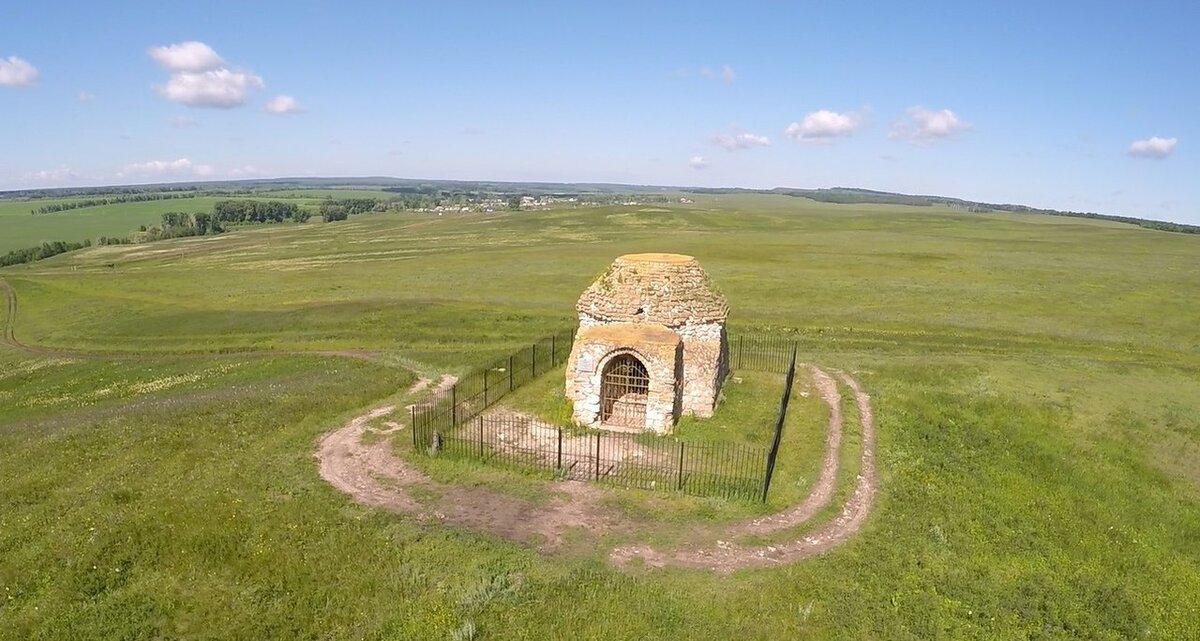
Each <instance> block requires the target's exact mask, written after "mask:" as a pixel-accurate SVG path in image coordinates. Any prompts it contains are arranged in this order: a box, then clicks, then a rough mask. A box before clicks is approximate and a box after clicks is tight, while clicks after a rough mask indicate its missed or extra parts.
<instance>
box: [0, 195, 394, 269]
mask: <svg viewBox="0 0 1200 641" xmlns="http://www.w3.org/2000/svg"><path fill="white" fill-rule="evenodd" d="M392 196H394V194H389V193H387V192H382V191H368V190H350V189H300V190H286V191H263V192H261V193H256V194H253V195H250V196H245V195H237V196H202V197H197V198H175V199H171V200H154V201H147V202H134V203H116V204H112V205H101V206H99V207H84V208H80V209H71V210H68V211H60V212H54V213H50V214H36V215H33V214H30V213H29V212H30V210H33V209H37V208H38V207H42V206H45V205H50V204H58V203H64V202H71V201H73V200H88V199H90V198H92V197H91V196H87V197H83V198H59V199H34V200H0V229H3V230H4V234H3V235H0V254H2V253H5V252H9V251H12V250H14V249H24V248H26V247H33V246H35V245H41V244H42V243H43V242H49V241H56V240H65V241H83V240H93V241H94V240H95V239H96V238H99V237H100V236H115V237H120V238H125V237H126V236H128V235H129V233H130V232H132V231H134V230H136V229H137V228H138V226H139V225H147V226H148V225H155V224H158V223H159V222H160V221H161V216H162V214H163V213H164V212H168V211H176V212H184V213H189V214H194V213H199V212H208V211H212V207H213V204H214V203H216V202H218V201H221V200H229V199H246V198H248V199H252V200H272V199H277V200H278V199H288V200H300V201H302V202H301V204H303V205H309V206H315V205H316V204H317V203H319V202H320V201H321V200H322V199H324V198H326V197H329V198H378V199H380V200H386V199H388V198H390V197H392Z"/></svg>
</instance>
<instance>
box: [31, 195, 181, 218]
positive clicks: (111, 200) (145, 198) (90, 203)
mask: <svg viewBox="0 0 1200 641" xmlns="http://www.w3.org/2000/svg"><path fill="white" fill-rule="evenodd" d="M196 195H197V194H196V193H166V194H127V195H122V196H110V197H108V198H86V199H83V200H72V201H68V202H65V203H54V204H52V205H43V206H42V207H38V208H37V209H30V210H29V213H31V214H34V215H37V214H53V213H57V212H60V211H70V210H72V209H84V208H86V207H103V206H104V205H116V204H120V203H142V202H150V201H154V200H174V199H176V198H195V197H196Z"/></svg>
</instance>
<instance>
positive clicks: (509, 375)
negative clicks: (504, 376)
mask: <svg viewBox="0 0 1200 641" xmlns="http://www.w3.org/2000/svg"><path fill="white" fill-rule="evenodd" d="M512 366H513V362H512V355H511V354H510V355H509V356H508V391H510V392H511V391H513V372H512Z"/></svg>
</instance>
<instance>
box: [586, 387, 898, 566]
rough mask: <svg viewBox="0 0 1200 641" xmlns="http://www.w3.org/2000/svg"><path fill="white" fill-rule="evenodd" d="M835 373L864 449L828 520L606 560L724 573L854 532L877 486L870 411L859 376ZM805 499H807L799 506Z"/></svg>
mask: <svg viewBox="0 0 1200 641" xmlns="http://www.w3.org/2000/svg"><path fill="white" fill-rule="evenodd" d="M838 376H839V378H841V379H842V382H843V383H845V384H846V385H847V386H848V387H849V388H850V389H851V390H853V392H854V401H855V404H856V405H857V407H858V413H859V420H860V422H861V426H862V448H863V451H862V464H861V468H860V470H859V475H858V477H857V479H855V483H854V493H853V494H852V495H851V496H850V498H849V499H848V500H847V501H846V503H845V504H844V505H843V506H842V510H841V512H839V513H838V515H837V516H836V517H835V518H834V519H833V520H832V521H830V522H828V523H826V524H825V525H823V526H821V527H820V528H818V529H817V530H816V531H814V532H813V533H811V534H807V535H805V536H802V537H800V538H798V539H794V540H792V541H786V542H783V543H778V544H774V545H760V546H743V545H738V544H737V543H733V542H730V541H724V540H718V541H717V542H716V543H715V545H712V546H711V547H707V548H688V549H681V550H674V551H670V552H660V551H657V550H654V549H652V548H649V547H646V546H627V547H623V548H617V549H615V550H613V552H612V554H610V555H609V558H610V560H612V561H613V562H614V563H617V564H618V565H624V564H627V563H629V561H631V560H632V559H634V558H640V559H642V560H643V561H644V562H645V563H646V564H648V565H650V566H653V567H662V566H666V565H678V566H684V567H694V568H704V569H708V570H713V571H715V572H718V573H720V574H728V573H730V572H733V571H734V570H738V569H741V568H745V567H751V566H768V565H778V564H781V563H791V562H795V561H799V560H801V559H806V558H808V557H811V556H815V555H817V554H822V553H824V552H826V551H828V550H830V549H831V548H833V547H835V546H837V545H839V544H841V543H843V542H844V541H846V540H847V539H849V538H850V537H851V536H853V535H854V534H855V533H856V532H858V530H859V529H861V528H862V526H863V523H864V522H865V521H866V518H867V515H868V514H869V513H870V511H871V507H872V505H873V504H874V499H875V494H876V492H877V490H878V486H877V483H878V480H877V478H876V474H875V415H874V413H873V412H872V410H871V397H870V396H868V395H867V394H866V392H864V391H863V390H862V387H861V386H860V385H859V383H858V381H856V380H854V379H853V378H851V377H850V376H849V375H847V374H845V373H839V375H838ZM806 503H808V501H805V503H802V504H801V505H802V506H803V505H804V504H806ZM798 511H799V508H796V509H793V510H788V511H785V512H782V513H780V514H781V515H788V514H792V513H794V512H798ZM810 517H811V515H810ZM768 520H772V519H771V517H768ZM761 521H763V520H762V519H760V520H759V521H755V522H751V524H750V526H751V527H743V528H733V529H732V530H731V531H730V534H734V535H736V534H738V533H739V531H738V530H739V529H740V530H741V531H742V532H750V531H752V526H753V525H754V524H755V523H758V522H761ZM770 529H775V528H770Z"/></svg>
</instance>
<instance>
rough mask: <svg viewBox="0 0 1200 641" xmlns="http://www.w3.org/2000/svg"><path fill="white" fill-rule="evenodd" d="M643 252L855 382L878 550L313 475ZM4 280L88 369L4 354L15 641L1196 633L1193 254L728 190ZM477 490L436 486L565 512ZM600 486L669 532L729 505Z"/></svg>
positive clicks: (1063, 231) (4, 532)
mask: <svg viewBox="0 0 1200 641" xmlns="http://www.w3.org/2000/svg"><path fill="white" fill-rule="evenodd" d="M184 202H190V201H168V204H169V205H170V206H174V205H176V204H182V203H184ZM151 204H154V205H162V204H163V203H151ZM5 206H8V205H5ZM27 209H28V208H27V207H26V212H27ZM662 209H667V211H661V210H662ZM643 210H645V211H643ZM82 211H84V212H86V211H89V210H82ZM64 213H65V214H70V213H71V212H64ZM60 215H63V214H53V216H60ZM24 216H25V217H26V218H30V216H29V214H28V213H25V214H24ZM15 218H17V216H15V215H13V216H0V229H4V230H5V231H6V232H7V230H8V225H9V224H10V220H14V219H15ZM35 218H41V217H40V216H39V217H35ZM79 224H80V225H81V226H82V225H85V224H88V223H84V222H81V223H79ZM82 228H83V227H80V229H82ZM22 233H24V232H22ZM88 233H98V232H88ZM88 233H83V234H76V235H74V236H72V237H76V236H78V237H86V236H87V235H88ZM7 238H8V235H7V233H6V235H5V239H6V242H7ZM633 251H675V252H682V253H688V254H692V255H695V256H696V257H697V258H698V259H699V260H700V261H701V263H702V264H703V265H704V266H705V268H706V269H707V270H708V271H709V273H710V274H711V275H712V277H713V281H714V283H715V285H716V286H717V287H718V288H720V289H721V290H723V291H724V293H725V294H726V296H727V298H728V299H729V304H730V307H731V315H730V319H731V321H730V322H731V324H732V325H733V326H734V328H735V329H736V330H750V329H754V330H762V331H772V332H785V333H788V334H789V335H790V336H792V337H793V338H795V339H796V340H797V341H798V342H799V344H800V347H801V357H802V359H803V360H805V361H809V362H814V363H818V364H821V365H823V366H826V367H830V368H840V369H844V370H847V371H852V372H854V373H855V375H856V376H857V377H858V379H859V380H861V381H862V382H863V383H864V384H865V385H866V387H867V388H868V391H869V392H870V393H871V395H872V398H873V402H874V406H875V412H876V415H877V420H878V430H879V432H878V459H877V464H878V467H879V470H880V476H881V479H880V487H881V490H880V496H879V499H878V503H877V505H876V507H875V510H874V512H873V513H872V514H871V516H870V518H869V520H868V522H867V525H866V527H865V529H864V530H863V531H862V532H860V533H859V534H858V535H857V536H856V537H855V538H853V539H852V540H850V541H849V542H848V543H847V544H845V545H844V546H842V547H839V548H836V549H834V550H833V551H832V552H830V553H829V554H826V555H824V556H821V557H818V558H814V559H809V560H806V561H802V562H799V563H796V564H793V565H787V566H783V567H778V568H768V569H751V570H743V571H739V572H737V573H734V574H732V575H730V576H728V577H723V576H719V575H715V574H711V573H707V572H703V571H695V570H685V569H662V570H653V569H633V570H622V569H618V568H615V567H613V566H611V565H610V564H608V563H607V562H606V560H605V557H604V553H603V552H604V551H603V550H598V549H586V548H585V549H579V548H569V549H568V550H566V551H563V552H560V553H556V554H554V555H549V556H547V555H543V554H541V553H538V552H536V551H534V550H532V549H529V548H527V547H525V546H521V545H518V544H516V543H512V542H509V541H506V540H504V539H501V538H498V537H494V536H491V535H487V534H480V533H474V532H471V531H467V530H461V529H453V528H444V527H440V526H438V525H430V524H422V523H418V522H415V521H414V520H412V519H410V518H406V517H404V516H401V515H396V514H392V513H388V512H384V511H379V510H374V509H369V508H366V507H362V506H359V505H357V504H355V503H353V502H352V501H350V500H349V499H348V498H347V497H346V496H345V495H343V494H341V493H339V492H337V491H336V490H334V489H333V488H331V487H329V486H328V485H326V484H325V483H324V482H323V481H322V480H321V478H320V477H319V476H318V474H317V469H316V464H315V462H314V460H313V449H314V445H315V442H316V439H317V438H318V437H319V436H320V435H321V434H322V433H325V432H327V431H329V430H330V429H333V428H334V427H336V426H338V425H340V424H341V423H342V422H344V421H345V419H346V418H347V417H349V416H353V415H355V414H356V413H360V412H361V411H362V410H363V409H364V408H367V407H372V406H375V405H377V404H379V403H381V402H384V401H385V400H388V399H392V400H397V399H402V398H403V394H402V391H403V390H404V389H405V388H407V386H408V385H409V384H410V383H411V381H412V380H413V376H414V373H419V374H422V375H432V374H437V373H441V372H462V371H465V370H467V369H469V368H470V367H472V366H474V365H478V364H480V363H483V362H486V361H488V360H490V359H491V358H493V357H496V356H500V355H502V354H505V353H507V352H509V351H511V350H512V349H514V348H515V347H518V346H520V345H522V344H524V343H526V342H528V341H530V340H532V339H534V338H536V337H538V336H541V335H544V334H547V333H549V332H550V331H552V330H556V329H559V328H561V327H563V326H564V325H567V324H570V323H571V322H572V320H573V317H574V314H573V308H572V305H573V303H574V301H575V299H576V298H577V297H578V295H579V293H580V292H581V291H582V290H583V288H584V287H585V286H586V285H587V284H588V283H589V282H590V281H591V280H592V278H594V277H595V276H596V275H597V274H598V273H600V272H601V271H602V270H603V269H604V268H605V267H607V265H608V263H609V262H610V261H611V260H612V258H613V257H615V256H616V255H619V254H622V253H626V252H633ZM110 264H111V265H112V267H109V266H108V265H110ZM0 278H4V279H5V280H6V281H7V282H8V283H9V284H10V285H11V286H12V287H13V289H14V290H15V292H16V295H17V299H18V307H17V310H18V311H17V316H16V319H15V324H14V328H15V334H16V337H17V339H19V341H21V342H23V343H25V344H27V345H31V346H38V347H39V348H42V349H46V350H49V349H50V348H54V349H59V350H66V351H69V352H73V353H70V354H66V355H64V354H55V353H49V352H46V353H27V352H20V351H17V350H15V349H5V348H2V347H0V487H2V488H4V490H3V492H0V639H61V638H97V639H158V638H246V639H262V638H305V639H308V638H313V639H315V638H321V639H452V638H460V639H461V638H471V637H469V635H468V634H467V630H469V629H473V630H474V631H475V632H474V636H473V638H476V639H580V640H583V639H597V640H601V639H603V640H614V639H760V638H761V639H780V638H788V639H807V638H813V639H1075V638H1079V639H1130V638H1144V639H1189V638H1198V636H1200V632H1198V630H1200V626H1198V624H1197V621H1200V466H1197V465H1196V461H1198V460H1200V332H1197V327H1196V320H1197V318H1198V317H1200V313H1198V312H1200V305H1198V303H1197V301H1198V300H1200V238H1198V237H1195V236H1186V235H1175V234H1169V233H1163V232H1155V231H1150V230H1144V229H1138V228H1134V227H1131V226H1126V225H1121V224H1114V223H1105V222H1097V221H1087V220H1080V219H1070V218H1052V217H1041V216H1020V215H985V214H965V213H962V212H955V211H952V210H948V209H938V208H916V207H900V206H869V205H865V206H857V205H855V206H839V205H827V204H817V203H813V202H809V201H805V200H802V199H796V198H788V197H773V196H737V197H735V196H720V197H703V198H697V202H696V203H695V204H694V205H688V206H675V205H673V206H669V207H665V208H664V207H662V206H655V207H653V208H639V207H604V208H593V209H583V210H575V211H563V212H557V211H549V212H525V213H513V214H510V213H503V214H496V215H463V216H443V217H431V216H429V215H419V214H400V215H397V214H389V215H364V216H357V217H354V218H352V219H351V220H349V221H346V222H344V223H330V224H320V223H316V224H307V225H294V226H280V227H274V228H257V229H246V230H241V231H236V232H233V233H229V234H225V235H221V236H217V237H205V238H190V239H177V240H171V241H163V242H158V243H151V244H147V245H138V246H118V247H98V248H92V249H89V250H84V251H80V252H75V253H71V254H66V255H62V256H57V257H54V258H52V259H49V260H45V261H41V262H37V263H33V264H29V265H23V266H16V267H12V268H6V269H2V270H0ZM4 314H7V312H6V311H5V309H4V307H3V306H0V315H4ZM0 321H3V318H0ZM237 350H254V354H237V353H224V352H231V351H233V352H236V351H237ZM314 350H356V351H366V352H370V354H369V358H368V359H362V358H353V359H352V358H340V357H335V356H320V355H316V354H312V353H309V354H305V352H312V351H314ZM88 352H91V353H93V354H101V353H102V355H93V356H88ZM529 402H531V403H535V404H536V403H538V402H545V403H547V408H548V411H553V409H554V408H553V401H552V400H551V401H538V400H536V399H534V400H533V401H529ZM747 411H749V410H747ZM796 411H797V412H798V414H797V415H796V416H797V418H796V419H795V420H796V421H798V422H797V423H796V425H798V426H800V428H799V429H796V430H794V431H793V433H794V434H797V435H799V434H803V433H804V432H806V431H807V432H816V431H817V430H816V428H815V426H819V425H820V424H821V423H822V421H823V417H822V416H820V415H819V414H818V412H819V411H820V410H819V407H818V406H817V405H816V404H811V403H805V402H801V403H799V404H798V405H797V410H796ZM686 427H687V429H688V430H696V431H697V432H702V431H703V429H705V428H703V427H701V426H698V425H697V426H686ZM850 436H851V437H852V436H853V435H850ZM811 445H812V443H811V442H809V443H807V445H805V444H804V443H801V444H798V445H797V446H796V447H797V449H796V452H797V459H796V461H795V465H796V470H797V471H796V476H795V478H794V479H793V481H794V482H798V481H797V479H799V478H800V477H803V476H804V472H803V470H804V469H806V468H805V467H804V466H805V465H811V460H812V458H813V456H814V455H813V450H811V449H808V450H805V449H804V447H806V446H808V447H811ZM456 465H457V464H451V463H449V462H444V461H434V462H432V463H431V464H430V466H431V474H435V475H437V476H438V478H443V479H446V478H456V479H459V480H462V481H463V482H471V483H481V484H488V485H489V486H490V487H501V488H503V487H504V486H506V485H510V486H511V487H512V488H513V491H514V492H520V493H525V494H531V495H536V493H537V492H538V491H539V487H540V486H539V485H538V484H539V483H541V481H540V480H538V479H535V478H528V477H521V476H515V475H511V474H507V473H503V472H498V471H494V470H488V469H486V468H478V467H469V466H468V467H461V466H459V467H456ZM801 490H802V488H801V487H799V486H797V487H795V488H793V490H788V491H794V492H795V493H796V496H799V495H800V494H801V493H802V492H801ZM604 491H605V492H611V493H612V502H613V503H614V504H616V505H626V506H627V508H628V513H629V514H631V515H632V516H631V518H637V519H646V520H649V521H653V522H654V523H655V525H654V527H657V528H659V529H660V531H661V534H662V535H663V536H669V535H670V528H671V527H674V528H676V529H677V530H685V529H686V528H688V527H689V524H690V523H694V522H697V521H698V520H700V519H703V518H705V515H716V517H717V518H723V517H721V515H722V514H727V513H728V511H724V512H723V511H722V510H728V506H723V505H721V504H720V503H719V502H712V503H707V504H706V503H704V502H703V501H691V500H688V502H686V503H679V504H673V503H671V502H670V501H672V500H674V499H670V498H668V499H654V503H653V505H655V506H658V507H655V508H653V509H651V508H645V505H647V504H648V503H647V502H646V501H647V500H646V499H644V498H643V497H642V495H640V494H637V493H628V492H623V491H620V490H604ZM662 501H666V502H667V503H666V506H667V507H662V505H663V503H662ZM680 501H683V499H680ZM639 506H640V507H639ZM643 508H645V509H643ZM468 624H469V625H468ZM455 635H457V636H455Z"/></svg>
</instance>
